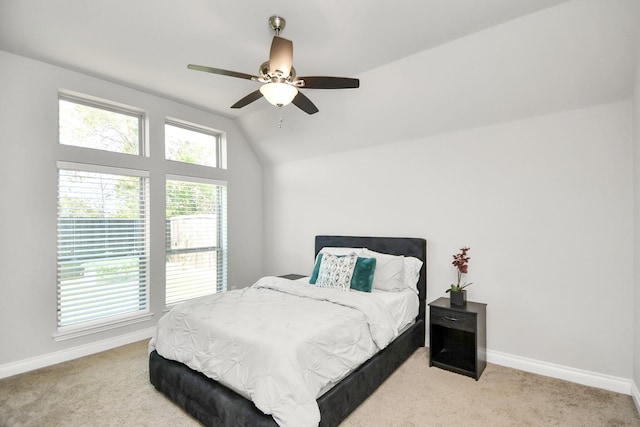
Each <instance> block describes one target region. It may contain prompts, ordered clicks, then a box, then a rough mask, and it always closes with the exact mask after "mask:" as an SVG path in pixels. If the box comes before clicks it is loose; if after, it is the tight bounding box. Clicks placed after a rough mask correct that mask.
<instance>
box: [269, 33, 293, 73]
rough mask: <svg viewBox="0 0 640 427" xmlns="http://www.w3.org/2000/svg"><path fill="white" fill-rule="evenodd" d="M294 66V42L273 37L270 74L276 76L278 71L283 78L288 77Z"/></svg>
mask: <svg viewBox="0 0 640 427" xmlns="http://www.w3.org/2000/svg"><path fill="white" fill-rule="evenodd" d="M292 65H293V42H292V41H291V40H287V39H284V38H282V37H279V36H273V41H272V42H271V52H270V53H269V72H270V73H271V74H272V75H276V71H280V72H281V73H282V77H288V76H289V73H290V72H291V67H292Z"/></svg>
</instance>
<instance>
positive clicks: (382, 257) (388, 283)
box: [361, 248, 406, 291]
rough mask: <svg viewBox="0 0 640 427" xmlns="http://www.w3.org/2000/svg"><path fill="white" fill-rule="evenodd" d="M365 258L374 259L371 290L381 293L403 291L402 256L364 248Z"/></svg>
mask: <svg viewBox="0 0 640 427" xmlns="http://www.w3.org/2000/svg"><path fill="white" fill-rule="evenodd" d="M363 252H364V253H363V255H361V256H364V257H366V258H375V259H376V270H375V272H374V273H373V286H372V288H373V289H379V290H381V291H401V290H402V289H404V288H405V287H406V286H405V283H404V256H402V255H389V254H383V253H380V252H375V251H372V250H370V249H367V248H364V251H363Z"/></svg>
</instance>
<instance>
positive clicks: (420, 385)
mask: <svg viewBox="0 0 640 427" xmlns="http://www.w3.org/2000/svg"><path fill="white" fill-rule="evenodd" d="M198 425H200V424H199V423H197V422H196V421H194V420H193V419H192V418H191V417H190V416H189V415H187V414H185V413H184V412H183V411H182V410H181V409H179V408H177V407H176V406H175V405H173V404H172V403H171V402H170V401H169V400H167V399H166V398H165V397H164V396H162V395H161V394H160V393H158V392H157V391H156V390H155V389H154V388H153V386H152V385H151V384H149V380H148V373H147V341H141V342H138V343H134V344H130V345H127V346H124V347H120V348H117V349H114V350H110V351H106V352H103V353H99V354H95V355H92V356H88V357H84V358H82V359H78V360H74V361H70V362H66V363H62V364H59V365H56V366H51V367H48V368H44V369H40V370H37V371H33V372H29V373H26V374H21V375H17V376H14V377H11V378H5V379H2V380H0V426H3V427H4V426H7V427H13V426H61V427H62V426H64V427H74V426H118V427H125V426H172V427H173V426H198ZM342 426H343V427H371V426H403V427H408V426H416V427H417V426H563V427H564V426H611V427H614V426H615V427H622V426H639V427H640V417H639V416H638V413H637V412H636V409H635V406H634V404H633V401H632V399H631V397H630V396H626V395H622V394H618V393H612V392H608V391H604V390H600V389H596V388H591V387H585V386H581V385H577V384H573V383H569V382H566V381H561V380H556V379H552V378H547V377H542V376H539V375H534V374H529V373H526V372H522V371H518V370H515V369H510V368H505V367H502V366H498V365H492V364H489V365H488V366H487V369H486V370H485V371H484V373H483V375H482V377H481V378H480V381H478V382H476V381H474V380H473V379H471V378H467V377H463V376H461V375H457V374H454V373H451V372H448V371H443V370H441V369H438V368H429V363H428V349H419V350H418V351H416V352H415V353H414V354H413V356H412V357H411V358H410V359H409V360H408V361H407V362H406V363H405V364H404V365H403V366H402V367H401V368H400V369H398V370H397V371H396V372H395V373H394V374H393V376H392V377H391V378H389V379H388V380H387V381H386V382H385V383H384V384H383V385H382V386H381V387H380V388H379V389H378V390H377V391H376V393H375V394H373V395H372V396H371V397H369V399H367V401H365V402H364V403H363V404H362V405H361V406H360V407H359V408H358V409H357V410H356V411H355V412H354V413H353V414H351V416H350V417H349V418H348V419H347V420H345V422H344V423H343V424H342Z"/></svg>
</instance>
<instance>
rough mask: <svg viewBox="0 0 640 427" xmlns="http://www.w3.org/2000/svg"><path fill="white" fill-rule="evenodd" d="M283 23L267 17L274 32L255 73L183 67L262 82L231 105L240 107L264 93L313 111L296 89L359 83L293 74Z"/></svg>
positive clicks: (277, 101)
mask: <svg viewBox="0 0 640 427" xmlns="http://www.w3.org/2000/svg"><path fill="white" fill-rule="evenodd" d="M285 23H286V22H285V20H284V18H282V17H279V16H272V17H270V18H269V25H270V26H271V28H272V29H273V30H274V31H275V33H276V34H275V36H273V41H272V42H271V51H270V53H269V60H268V61H265V62H263V63H262V65H260V68H259V70H258V71H259V75H258V76H253V75H251V74H245V73H240V72H237V71H229V70H223V69H221V68H213V67H207V66H204V65H195V64H189V65H187V68H189V69H190V70H196V71H204V72H207V73H213V74H221V75H223V76H229V77H237V78H240V79H247V80H253V81H254V82H259V83H264V84H263V85H262V86H260V89H258V90H256V91H254V92H251V93H250V94H249V95H247V96H245V97H244V98H242V99H241V100H239V101H238V102H236V103H235V104H233V105H232V106H231V108H242V107H244V106H246V105H249V104H251V103H252V102H253V101H256V100H258V99H260V98H261V97H263V96H264V97H265V98H266V99H267V101H269V103H271V104H273V105H275V106H277V107H282V106H285V105H287V104H289V103H293V104H294V105H295V106H296V107H298V108H300V109H301V110H302V111H304V112H305V113H307V114H314V113H317V112H318V108H317V107H316V106H315V105H314V104H313V102H311V100H310V99H309V98H307V97H306V96H305V95H304V94H303V93H302V92H300V90H299V89H303V88H306V89H355V88H358V87H359V86H360V80H358V79H352V78H347V77H328V76H311V77H297V76H296V70H295V68H293V42H292V41H291V40H287V39H285V38H282V37H280V32H281V31H282V30H284V27H285Z"/></svg>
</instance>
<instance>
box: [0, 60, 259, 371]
mask: <svg viewBox="0 0 640 427" xmlns="http://www.w3.org/2000/svg"><path fill="white" fill-rule="evenodd" d="M0 70H1V71H0V76H1V77H2V78H1V79H0V93H2V96H1V97H0V107H1V108H0V147H1V148H2V150H1V151H2V154H1V155H0V200H1V201H0V236H2V244H1V245H0V272H1V273H0V323H1V324H2V327H1V328H0V343H2V344H1V345H0V368H1V367H2V366H3V365H7V364H10V363H15V362H17V361H23V360H26V359H33V358H36V359H37V358H43V357H46V355H50V354H52V353H56V354H59V353H60V352H64V351H69V350H70V349H73V348H77V347H82V346H84V347H85V348H89V347H90V346H91V345H92V344H95V343H96V342H104V341H109V340H112V342H114V343H115V342H116V341H117V338H118V337H122V336H123V335H124V336H126V335H128V336H136V333H138V335H137V336H139V333H140V331H142V333H143V335H144V333H145V331H148V330H149V329H150V328H151V327H152V326H154V325H155V324H156V322H157V320H158V318H159V317H160V316H161V315H162V310H163V308H164V307H163V305H164V301H163V292H161V291H162V290H163V285H162V279H163V277H164V237H163V236H151V252H152V255H151V288H152V290H151V311H152V312H153V313H154V314H155V316H154V317H153V318H152V319H151V320H150V321H148V322H144V323H141V324H137V325H133V326H127V327H122V328H118V329H114V330H110V331H107V332H101V333H98V334H95V335H92V336H86V337H82V338H75V339H70V340H67V341H62V342H55V341H54V340H53V338H52V335H53V333H54V332H55V331H56V194H57V187H56V176H57V175H56V173H57V172H56V160H57V158H56V157H57V153H58V151H59V149H60V148H59V144H58V141H57V137H58V104H57V103H58V90H59V89H65V90H72V91H76V92H80V93H83V94H87V95H91V96H95V97H99V98H103V99H107V100H110V101H115V102H119V103H123V104H126V105H130V106H135V107H139V108H143V109H145V110H146V113H147V115H148V117H149V118H150V120H151V123H152V125H151V127H150V129H149V135H150V140H151V141H150V144H151V157H150V158H149V162H152V163H155V164H156V165H157V166H158V167H159V169H156V171H158V170H160V171H162V170H163V167H165V166H162V164H163V163H167V162H163V160H162V159H163V151H164V150H163V148H162V147H163V145H162V140H163V133H162V132H163V123H164V117H165V116H170V117H174V118H179V119H183V120H188V121H192V122H194V123H199V124H202V125H205V126H209V127H212V128H215V129H220V130H223V131H225V132H226V133H227V147H228V150H227V151H228V171H227V172H224V174H223V175H224V176H223V178H225V179H226V180H227V181H228V237H229V256H228V266H229V284H230V287H233V286H237V287H243V286H246V285H247V284H250V283H253V282H254V281H255V280H256V278H258V277H259V276H260V275H261V274H262V229H263V225H262V219H261V218H262V203H263V201H262V167H261V165H260V163H259V162H258V161H257V159H256V157H255V156H254V154H253V151H252V150H251V149H250V148H249V146H248V145H247V143H246V141H245V139H244V137H243V136H242V135H241V133H240V132H239V130H238V128H237V126H236V124H235V122H234V121H232V120H229V119H226V118H223V117H219V116H216V115H214V114H211V113H209V112H206V111H201V110H197V109H195V108H192V107H189V106H185V105H181V104H178V103H175V102H172V101H169V100H166V99H162V98H159V97H157V96H153V95H150V94H146V93H142V92H139V91H136V90H133V89H130V88H127V87H123V86H120V85H116V84H113V83H109V82H107V81H104V80H99V79H96V78H91V77H88V76H86V75H82V74H79V73H76V72H72V71H68V70H64V69H61V68H58V67H54V66H50V65H47V64H43V63H40V62H36V61H32V60H29V59H26V58H22V57H19V56H15V55H11V54H8V53H5V52H2V51H0ZM167 168H168V166H167ZM174 172H175V171H174ZM154 179H160V180H161V179H163V177H162V176H159V175H152V176H151V180H152V186H151V198H150V199H151V211H152V214H151V221H156V222H157V221H163V217H162V215H157V213H155V214H154V212H158V211H161V210H162V207H163V206H164V201H163V200H164V195H163V194H162V193H161V192H158V191H156V190H154V188H157V187H154V186H153V180H154ZM158 207H160V209H157V208H158ZM160 228H162V226H160ZM159 287H160V288H159ZM71 353H73V352H71ZM58 359H59V358H58ZM53 360H54V361H55V360H56V358H55V357H54V358H53ZM35 363H36V365H37V362H35Z"/></svg>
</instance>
